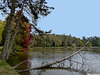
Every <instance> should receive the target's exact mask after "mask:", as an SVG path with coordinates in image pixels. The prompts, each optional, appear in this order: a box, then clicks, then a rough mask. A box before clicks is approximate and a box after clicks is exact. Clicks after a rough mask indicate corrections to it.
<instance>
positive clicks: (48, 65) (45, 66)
mask: <svg viewBox="0 0 100 75" xmlns="http://www.w3.org/2000/svg"><path fill="white" fill-rule="evenodd" d="M88 43H89V42H87V43H86V44H85V45H84V46H83V47H82V48H81V49H79V50H78V51H76V52H74V53H73V54H71V55H70V56H67V57H65V58H63V59H60V60H57V61H55V62H52V63H49V64H46V65H43V66H40V67H35V68H32V69H26V70H17V71H18V72H25V71H29V70H35V69H43V68H47V67H50V66H52V65H54V64H56V63H60V62H62V61H64V60H67V59H69V58H71V57H72V56H74V55H76V54H78V53H79V52H80V51H82V50H83V49H84V48H85V46H86V45H87V44H88Z"/></svg>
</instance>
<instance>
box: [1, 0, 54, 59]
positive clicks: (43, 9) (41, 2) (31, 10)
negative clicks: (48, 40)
mask: <svg viewBox="0 0 100 75" xmlns="http://www.w3.org/2000/svg"><path fill="white" fill-rule="evenodd" d="M23 2H24V3H25V4H24V6H23V9H24V13H27V14H28V15H29V16H31V20H32V23H33V24H31V25H32V26H33V28H34V29H35V30H36V31H37V32H39V34H40V33H43V31H41V30H39V29H37V27H35V26H36V25H37V20H38V19H39V16H40V15H42V16H47V15H48V14H49V13H50V12H51V11H49V10H50V9H54V8H53V7H48V6H47V5H46V4H47V2H46V1H45V0H36V1H34V0H20V1H19V0H3V3H4V5H5V6H6V5H7V7H8V8H9V9H10V11H11V13H10V17H9V21H8V22H7V23H8V30H7V35H6V40H5V44H4V48H3V51H2V53H1V58H2V59H3V60H4V59H5V57H6V55H7V50H8V46H9V42H10V36H11V29H12V23H13V19H14V13H15V9H16V8H19V9H21V7H22V5H23ZM1 5H2V4H1ZM24 7H25V8H24ZM4 8H5V7H4ZM4 8H3V5H2V9H4ZM5 11H6V10H5ZM18 23H19V22H18ZM16 28H17V27H16ZM15 33H16V32H15ZM45 33H48V32H45ZM15 37H16V35H15V36H14V38H15ZM12 46H13V43H12V44H11V48H12ZM10 51H11V49H10Z"/></svg>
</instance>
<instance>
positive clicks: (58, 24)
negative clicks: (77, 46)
mask: <svg viewBox="0 0 100 75" xmlns="http://www.w3.org/2000/svg"><path fill="white" fill-rule="evenodd" d="M47 2H48V5H49V6H53V7H54V8H55V9H54V10H53V11H52V13H51V14H50V15H48V16H47V17H45V18H41V20H39V23H38V27H40V28H41V29H42V30H51V29H52V33H55V34H66V35H69V34H71V35H72V36H75V37H80V38H81V37H82V36H86V37H91V36H98V37H100V0H47ZM0 19H2V20H4V17H2V16H1V15H0Z"/></svg>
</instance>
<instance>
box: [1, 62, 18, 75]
mask: <svg viewBox="0 0 100 75" xmlns="http://www.w3.org/2000/svg"><path fill="white" fill-rule="evenodd" d="M0 75H20V74H18V73H17V72H16V71H15V70H14V69H13V68H12V67H11V66H10V65H9V64H7V63H6V62H5V61H3V60H0Z"/></svg>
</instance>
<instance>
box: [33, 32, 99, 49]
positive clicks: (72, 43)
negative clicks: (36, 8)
mask: <svg viewBox="0 0 100 75" xmlns="http://www.w3.org/2000/svg"><path fill="white" fill-rule="evenodd" d="M88 40H90V43H89V44H88V47H100V37H96V36H94V37H89V38H86V37H82V39H80V38H76V37H72V36H71V35H64V34H63V35H56V34H48V35H42V36H40V35H33V39H32V45H31V46H32V47H33V46H35V47H74V48H75V47H82V46H84V45H85V43H86V42H87V41H88Z"/></svg>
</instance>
